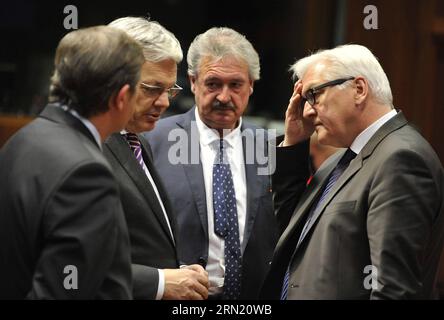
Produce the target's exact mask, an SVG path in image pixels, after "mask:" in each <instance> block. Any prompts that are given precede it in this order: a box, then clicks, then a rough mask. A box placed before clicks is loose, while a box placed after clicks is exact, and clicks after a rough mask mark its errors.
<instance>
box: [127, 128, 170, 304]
mask: <svg viewBox="0 0 444 320" xmlns="http://www.w3.org/2000/svg"><path fill="white" fill-rule="evenodd" d="M126 133H127V131H126V130H122V131H121V132H120V134H121V135H125V134H126ZM124 138H125V137H124ZM125 139H126V138H125ZM128 148H129V145H128ZM142 168H143V171H144V172H145V175H146V176H147V178H148V180H149V181H150V183H151V186H152V187H153V189H154V192H155V193H156V196H157V200H158V201H159V204H160V207H161V208H162V212H163V215H164V216H165V220H166V222H167V225H168V230H169V231H170V234H171V238H172V239H173V241H174V236H173V231H172V229H171V225H170V220H169V219H168V215H167V213H166V210H165V207H164V205H163V201H162V198H161V197H160V193H159V190H158V189H157V186H156V184H155V183H154V179H153V177H152V176H151V173H150V171H149V170H148V167H147V166H146V164H145V161H143V166H142ZM157 271H158V272H159V285H158V287H157V294H156V300H160V299H162V297H163V294H164V292H165V275H164V272H163V270H161V269H157Z"/></svg>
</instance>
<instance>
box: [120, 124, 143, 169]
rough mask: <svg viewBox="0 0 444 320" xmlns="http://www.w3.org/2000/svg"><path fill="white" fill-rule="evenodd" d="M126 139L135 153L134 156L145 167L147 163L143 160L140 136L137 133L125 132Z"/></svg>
mask: <svg viewBox="0 0 444 320" xmlns="http://www.w3.org/2000/svg"><path fill="white" fill-rule="evenodd" d="M125 138H126V141H127V142H128V144H129V146H130V148H131V150H132V151H133V153H134V156H135V157H136V160H137V162H138V163H139V164H140V165H141V167H142V168H143V167H144V165H145V163H144V162H143V156H142V146H141V144H140V140H139V137H138V136H137V134H135V133H130V132H128V133H126V134H125Z"/></svg>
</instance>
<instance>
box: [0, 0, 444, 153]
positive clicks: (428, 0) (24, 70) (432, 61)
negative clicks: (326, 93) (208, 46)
mask: <svg viewBox="0 0 444 320" xmlns="http://www.w3.org/2000/svg"><path fill="white" fill-rule="evenodd" d="M369 4H371V5H373V6H374V7H375V8H376V9H377V17H378V19H377V21H376V22H377V28H378V29H368V28H366V27H365V25H364V20H365V19H366V17H367V16H368V15H369V12H368V11H366V13H364V11H365V8H366V6H367V5H369ZM67 5H74V6H76V8H77V10H78V27H79V28H82V27H87V26H92V25H97V24H107V23H109V22H110V21H112V20H114V19H115V18H118V17H123V16H127V15H133V16H149V17H151V19H152V20H156V21H159V22H160V23H161V24H162V25H164V26H165V27H166V28H167V29H169V30H170V31H171V32H173V33H174V34H175V35H176V37H177V38H178V39H179V41H180V42H181V44H182V49H183V50H184V53H185V56H186V52H187V50H188V47H189V44H190V43H191V41H192V40H193V38H194V37H195V36H196V35H197V34H198V33H201V32H204V31H205V30H207V29H208V28H210V27H212V26H228V27H231V28H234V29H236V30H237V31H239V32H241V33H243V34H245V35H246V37H247V38H248V39H249V40H250V41H251V42H252V43H253V45H254V46H255V48H256V50H257V51H258V53H259V56H260V58H261V67H262V69H261V80H259V81H258V82H257V83H256V84H255V91H254V94H253V95H252V97H251V99H250V106H249V108H248V110H247V116H248V117H249V118H250V120H252V121H255V122H257V123H258V124H260V125H262V126H265V127H270V128H275V129H277V130H278V132H279V131H281V130H282V120H283V117H284V112H285V108H286V105H287V102H288V99H289V97H290V95H291V92H292V87H293V83H292V80H291V75H290V73H289V72H288V68H289V66H290V64H292V63H293V62H294V61H295V60H296V59H298V58H301V57H303V56H305V55H307V54H308V53H309V52H312V51H316V50H317V49H320V48H331V47H333V46H335V45H338V44H343V43H359V44H363V45H366V46H368V47H369V48H370V49H371V50H372V51H373V52H374V53H375V55H376V56H377V57H378V58H379V59H380V61H381V64H382V66H383V68H384V69H385V70H386V72H387V75H388V77H389V80H390V82H391V86H392V90H393V94H394V104H395V106H396V108H398V109H401V110H403V111H404V112H405V114H406V116H407V118H408V119H409V120H410V121H411V122H412V123H413V124H414V125H415V126H416V127H417V128H418V129H419V130H420V131H421V132H422V134H423V135H424V136H425V137H426V139H427V140H428V141H430V143H431V144H432V145H433V146H434V148H435V150H436V151H437V153H438V154H439V156H440V158H441V160H443V159H444V142H443V134H442V133H441V130H440V127H441V120H442V119H444V98H443V95H442V94H441V90H442V87H443V86H442V84H441V81H440V79H439V75H440V74H443V73H444V1H442V0H385V1H382V0H373V1H371V2H369V1H365V0H274V1H268V2H263V1H249V0H246V1H242V0H237V1H233V0H225V1H220V2H213V1H205V0H194V1H185V0H158V1H151V0H146V1H140V0H139V1H133V0H127V1H123V2H111V1H94V2H93V1H35V0H34V1H31V0H14V1H4V2H3V4H2V7H1V9H0V10H1V11H0V34H1V39H2V45H1V49H0V115H1V116H2V117H1V118H0V146H1V145H2V144H3V142H4V140H5V139H6V138H7V137H9V135H10V133H11V132H13V131H14V130H16V127H17V126H21V125H22V123H23V122H27V121H29V120H30V119H32V117H33V116H35V115H37V114H38V113H39V112H40V111H41V110H42V108H43V107H44V105H45V103H46V100H47V94H48V81H49V78H50V75H51V73H52V68H53V57H54V51H55V48H56V46H57V43H58V41H59V40H60V39H61V38H62V37H63V36H64V35H65V34H66V33H67V32H69V30H66V29H65V28H64V24H63V22H64V19H65V17H66V16H67V15H68V14H65V13H64V12H63V10H64V8H65V6H67ZM371 22H373V25H374V24H375V21H371ZM178 83H179V84H180V85H181V86H182V87H184V89H185V90H184V91H183V93H182V94H181V95H180V96H179V97H178V98H177V99H176V100H174V102H173V104H172V106H171V107H170V109H169V114H171V113H178V112H185V111H186V110H188V109H189V108H191V107H192V105H193V97H192V95H191V92H190V90H189V84H188V80H187V77H186V63H185V59H184V61H183V62H182V64H181V65H180V66H179V73H178ZM5 118H6V120H5ZM440 119H441V120H440Z"/></svg>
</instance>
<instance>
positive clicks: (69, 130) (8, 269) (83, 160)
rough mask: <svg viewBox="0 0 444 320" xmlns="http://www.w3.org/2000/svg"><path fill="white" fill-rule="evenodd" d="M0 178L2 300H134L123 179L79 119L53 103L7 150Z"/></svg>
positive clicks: (0, 155) (0, 154)
mask: <svg viewBox="0 0 444 320" xmlns="http://www.w3.org/2000/svg"><path fill="white" fill-rule="evenodd" d="M0 181H1V185H0V203H1V206H0V243H1V245H0V270H1V272H0V299H23V298H30V299H72V298H73V299H93V298H99V299H100V298H106V299H128V298H131V297H132V295H131V289H132V286H131V269H130V255H129V238H128V233H127V228H126V223H125V219H124V216H123V211H122V207H121V204H120V200H119V194H118V189H117V184H116V182H115V180H114V177H113V174H112V171H111V167H110V166H109V164H108V162H107V161H106V159H105V158H104V157H103V155H102V152H101V150H100V148H99V146H98V145H97V144H96V142H95V140H94V138H93V137H92V135H91V133H90V132H89V131H88V129H87V128H86V127H85V126H84V125H83V124H82V123H81V122H80V121H79V120H78V119H77V118H75V117H73V116H72V115H71V114H70V113H69V112H66V111H64V110H62V109H61V108H60V107H57V106H54V105H49V106H47V107H46V108H45V110H44V111H43V112H42V113H41V114H40V116H39V117H38V118H37V119H36V120H34V121H32V122H31V123H30V124H29V125H27V126H26V127H24V128H22V129H21V130H20V131H18V132H17V133H16V134H15V135H14V136H13V137H12V138H11V139H10V140H9V141H8V142H7V143H6V145H5V146H4V147H3V148H2V149H1V151H0ZM70 265H72V266H75V267H76V268H77V276H78V289H70V290H69V289H66V288H65V286H64V284H66V283H64V282H65V281H64V280H65V278H66V277H70V276H74V274H75V273H74V272H72V271H70V272H68V273H64V270H65V267H66V266H70ZM68 280H69V279H68ZM67 282H68V284H69V281H67ZM71 283H72V282H71ZM68 287H69V286H68Z"/></svg>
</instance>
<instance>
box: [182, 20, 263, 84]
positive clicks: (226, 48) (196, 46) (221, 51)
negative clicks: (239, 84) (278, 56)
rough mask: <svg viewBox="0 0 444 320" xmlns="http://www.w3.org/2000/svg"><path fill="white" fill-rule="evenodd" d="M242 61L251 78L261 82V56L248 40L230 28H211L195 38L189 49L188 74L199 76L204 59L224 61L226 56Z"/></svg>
mask: <svg viewBox="0 0 444 320" xmlns="http://www.w3.org/2000/svg"><path fill="white" fill-rule="evenodd" d="M230 55H231V56H233V57H235V58H237V59H242V60H244V61H245V62H246V63H247V64H248V69H249V73H250V78H251V79H252V80H259V78H260V63H259V55H258V54H257V52H256V50H255V49H254V48H253V45H252V44H251V43H250V42H249V41H248V40H247V38H246V37H245V36H244V35H242V34H240V33H238V32H237V31H235V30H233V29H230V28H224V27H222V28H216V27H215V28H211V29H209V30H208V31H206V32H205V33H202V34H199V35H198V36H197V37H196V38H194V40H193V42H192V43H191V45H190V48H189V49H188V55H187V63H188V74H189V75H191V76H197V74H198V71H199V66H200V62H201V60H202V58H203V57H208V56H209V57H213V58H215V59H222V58H223V57H226V56H230Z"/></svg>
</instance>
